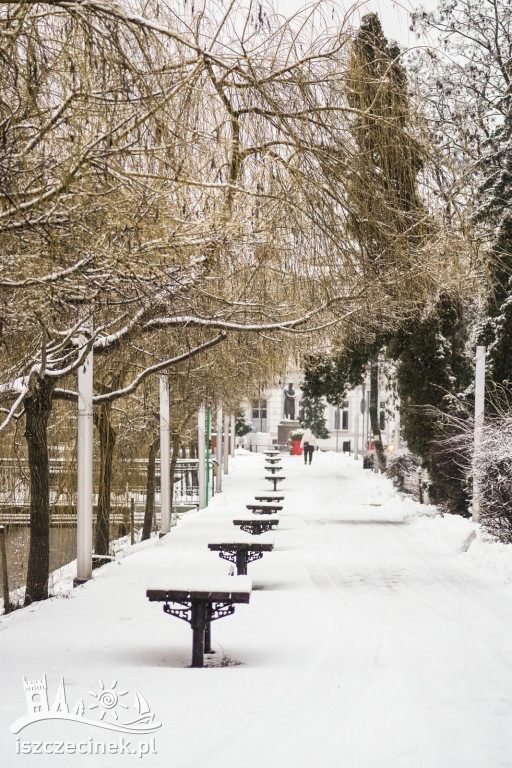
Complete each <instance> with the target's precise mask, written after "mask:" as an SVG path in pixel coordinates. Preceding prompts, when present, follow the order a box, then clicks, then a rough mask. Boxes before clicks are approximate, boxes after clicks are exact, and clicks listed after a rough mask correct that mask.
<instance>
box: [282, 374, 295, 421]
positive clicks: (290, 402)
mask: <svg viewBox="0 0 512 768" xmlns="http://www.w3.org/2000/svg"><path fill="white" fill-rule="evenodd" d="M284 417H285V419H291V421H294V420H295V390H294V388H293V384H292V383H291V382H290V383H289V384H288V387H287V388H286V389H285V390H284Z"/></svg>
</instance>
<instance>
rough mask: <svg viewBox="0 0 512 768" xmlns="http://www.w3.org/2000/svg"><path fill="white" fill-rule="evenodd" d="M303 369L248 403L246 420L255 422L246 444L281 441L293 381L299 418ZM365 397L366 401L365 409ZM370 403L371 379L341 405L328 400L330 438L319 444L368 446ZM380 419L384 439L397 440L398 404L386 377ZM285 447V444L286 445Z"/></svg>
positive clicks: (257, 445)
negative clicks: (281, 426) (280, 433)
mask: <svg viewBox="0 0 512 768" xmlns="http://www.w3.org/2000/svg"><path fill="white" fill-rule="evenodd" d="M300 380H301V376H300V372H297V371H296V372H293V373H290V374H288V375H287V376H286V377H284V378H283V379H281V381H280V382H279V384H278V385H277V386H275V387H271V388H269V389H267V390H261V391H260V392H259V393H258V395H257V396H255V397H253V398H251V399H250V400H248V401H246V403H245V404H244V416H245V420H246V421H247V422H248V423H250V424H251V425H252V431H251V432H249V433H248V434H247V435H246V436H245V437H244V441H243V446H244V447H245V448H247V449H249V450H256V451H257V450H265V448H267V447H268V446H270V445H279V440H278V426H279V424H280V423H283V422H285V421H286V420H288V419H289V401H290V398H289V396H288V392H289V390H290V385H291V387H292V391H293V393H294V405H295V410H294V415H295V419H296V420H298V416H299V409H300V399H301V395H302V392H301V389H300V384H299V382H300ZM362 401H364V402H365V403H366V406H365V408H364V413H362V410H363V407H362ZM369 403H370V382H369V379H368V381H367V382H366V383H365V386H364V398H363V387H357V388H356V389H354V390H352V391H351V392H348V393H347V396H346V399H345V400H344V401H343V403H342V405H341V407H340V408H339V409H338V408H336V407H334V406H332V405H329V404H326V406H325V411H324V417H325V422H326V427H327V429H328V430H329V438H326V439H325V440H319V445H320V447H321V448H323V449H324V450H338V451H345V452H353V451H354V449H355V446H356V435H357V448H358V451H361V450H366V448H367V446H369V445H370V443H371V427H370V419H369V415H368V406H369ZM379 421H380V429H381V434H382V440H383V443H384V444H385V445H389V444H391V443H393V442H394V440H395V431H396V430H395V428H396V426H397V425H398V419H397V417H396V414H395V405H394V403H393V399H392V394H391V392H390V391H389V390H388V389H387V387H386V384H385V382H384V381H381V382H380V387H379ZM282 447H284V446H282Z"/></svg>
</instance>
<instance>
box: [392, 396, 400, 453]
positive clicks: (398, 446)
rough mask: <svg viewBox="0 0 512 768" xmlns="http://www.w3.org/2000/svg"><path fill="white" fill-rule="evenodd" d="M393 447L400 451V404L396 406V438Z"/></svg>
mask: <svg viewBox="0 0 512 768" xmlns="http://www.w3.org/2000/svg"><path fill="white" fill-rule="evenodd" d="M393 443H394V445H393V447H394V449H395V451H398V449H399V448H400V403H397V404H396V411H395V436H394V439H393Z"/></svg>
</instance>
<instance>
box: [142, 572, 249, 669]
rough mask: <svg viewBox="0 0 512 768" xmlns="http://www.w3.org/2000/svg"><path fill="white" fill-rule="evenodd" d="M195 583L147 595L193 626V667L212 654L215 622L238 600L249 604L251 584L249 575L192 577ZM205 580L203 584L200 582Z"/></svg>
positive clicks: (152, 591) (230, 609)
mask: <svg viewBox="0 0 512 768" xmlns="http://www.w3.org/2000/svg"><path fill="white" fill-rule="evenodd" d="M190 581H191V582H193V583H189V584H184V585H183V586H182V585H175V586H173V587H170V588H169V587H165V588H164V589H161V588H160V589H148V590H147V591H146V596H147V598H148V599H149V601H150V602H160V603H162V602H163V603H164V606H163V609H164V612H165V613H167V614H168V615H169V616H175V617H176V618H177V619H182V620H183V621H186V622H188V623H189V624H190V626H191V627H192V666H193V667H202V666H203V665H204V654H205V653H212V648H211V627H210V624H211V622H212V621H216V620H217V619H222V618H224V617H225V616H231V614H232V613H234V611H235V603H248V602H249V598H250V596H251V590H252V583H251V580H250V579H249V578H248V577H247V576H226V577H224V578H222V579H215V580H214V581H215V584H213V585H212V584H211V579H210V577H208V578H206V577H204V578H202V579H200V580H198V579H196V578H191V580H190ZM199 582H203V583H199Z"/></svg>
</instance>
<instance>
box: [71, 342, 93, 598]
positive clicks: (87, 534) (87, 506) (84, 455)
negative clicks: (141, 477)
mask: <svg viewBox="0 0 512 768" xmlns="http://www.w3.org/2000/svg"><path fill="white" fill-rule="evenodd" d="M91 330H92V329H91ZM92 399H93V353H92V350H91V351H90V352H89V354H88V355H87V357H86V358H85V361H84V363H83V365H81V366H80V368H79V369H78V445H77V521H76V579H75V584H83V583H84V582H86V581H89V579H91V578H92V492H93V489H92V461H93V409H92Z"/></svg>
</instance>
